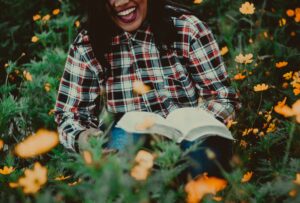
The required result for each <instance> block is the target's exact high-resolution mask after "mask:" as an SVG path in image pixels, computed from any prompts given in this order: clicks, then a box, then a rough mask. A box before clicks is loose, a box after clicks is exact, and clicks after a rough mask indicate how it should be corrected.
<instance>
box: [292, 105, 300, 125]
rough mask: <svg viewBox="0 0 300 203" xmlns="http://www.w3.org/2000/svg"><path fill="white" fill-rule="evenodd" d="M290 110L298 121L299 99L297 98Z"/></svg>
mask: <svg viewBox="0 0 300 203" xmlns="http://www.w3.org/2000/svg"><path fill="white" fill-rule="evenodd" d="M292 110H293V112H294V115H295V116H296V121H297V122H298V123H300V99H298V100H297V101H296V102H295V103H294V104H293V105H292Z"/></svg>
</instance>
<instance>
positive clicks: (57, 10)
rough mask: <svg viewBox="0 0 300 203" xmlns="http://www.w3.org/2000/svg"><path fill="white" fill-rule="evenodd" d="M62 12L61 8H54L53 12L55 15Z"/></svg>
mask: <svg viewBox="0 0 300 203" xmlns="http://www.w3.org/2000/svg"><path fill="white" fill-rule="evenodd" d="M59 13H60V10H59V9H58V8H57V9H54V10H53V11H52V14H53V15H58V14H59Z"/></svg>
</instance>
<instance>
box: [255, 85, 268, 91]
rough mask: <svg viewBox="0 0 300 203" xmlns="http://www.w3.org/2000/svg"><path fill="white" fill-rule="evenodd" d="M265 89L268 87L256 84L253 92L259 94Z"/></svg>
mask: <svg viewBox="0 0 300 203" xmlns="http://www.w3.org/2000/svg"><path fill="white" fill-rule="evenodd" d="M267 89H269V86H268V85H266V84H265V83H262V84H258V85H256V86H254V91H255V92H261V91H265V90H267Z"/></svg>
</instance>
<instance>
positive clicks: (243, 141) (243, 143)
mask: <svg viewBox="0 0 300 203" xmlns="http://www.w3.org/2000/svg"><path fill="white" fill-rule="evenodd" d="M240 146H241V147H243V148H246V147H247V146H248V143H247V142H246V141H245V140H241V142H240Z"/></svg>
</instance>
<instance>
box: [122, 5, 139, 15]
mask: <svg viewBox="0 0 300 203" xmlns="http://www.w3.org/2000/svg"><path fill="white" fill-rule="evenodd" d="M135 9H136V7H133V8H130V9H127V10H125V11H121V12H119V13H118V16H126V15H128V14H129V13H131V12H133V11H135Z"/></svg>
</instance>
